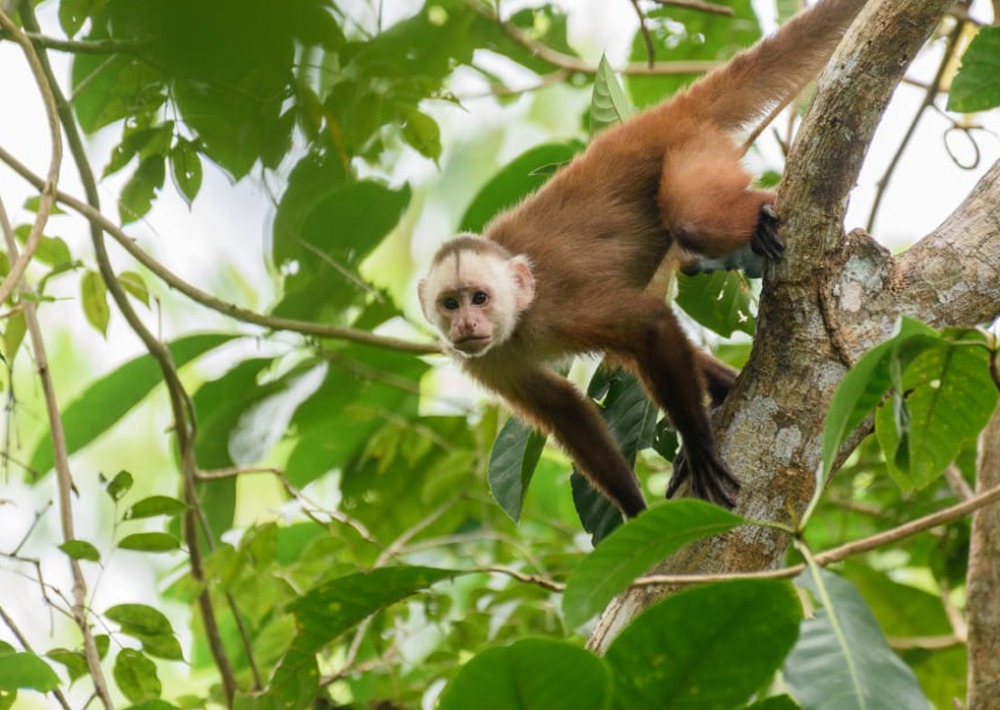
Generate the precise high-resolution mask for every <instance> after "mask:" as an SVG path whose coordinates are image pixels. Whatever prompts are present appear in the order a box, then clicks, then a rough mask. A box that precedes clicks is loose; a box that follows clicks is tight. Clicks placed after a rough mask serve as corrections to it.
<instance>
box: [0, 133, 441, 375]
mask: <svg viewBox="0 0 1000 710" xmlns="http://www.w3.org/2000/svg"><path fill="white" fill-rule="evenodd" d="M0 161H3V162H4V163H6V164H7V165H8V166H10V168H11V169H12V170H13V171H14V172H16V173H17V174H18V175H20V176H21V177H22V178H24V179H25V180H27V181H28V182H29V183H30V184H32V185H35V186H38V185H39V184H43V183H44V181H42V180H41V178H39V177H38V175H36V174H34V173H33V172H32V171H31V170H30V169H29V168H28V167H27V166H26V165H24V163H22V162H21V161H19V160H17V158H15V157H14V156H13V155H12V154H11V153H10V152H8V151H7V150H6V149H4V148H3V147H0ZM56 198H57V199H58V201H59V203H60V204H63V205H65V206H66V207H69V208H70V209H71V210H73V211H74V212H77V213H78V214H80V215H82V216H83V217H85V218H86V219H87V220H88V221H89V222H90V223H91V224H92V225H95V226H96V227H98V228H100V229H102V230H104V232H106V233H107V234H108V235H109V236H110V237H111V238H112V239H114V240H115V241H116V242H118V244H119V245H121V247H122V248H123V249H125V251H127V252H128V253H129V255H131V256H132V258H134V259H135V260H136V261H138V262H139V263H140V264H142V265H143V266H145V267H146V268H147V269H149V270H150V271H151V272H152V273H153V275H154V276H156V277H157V278H159V279H160V280H162V281H163V282H164V283H166V284H167V285H168V286H170V287H171V288H174V289H176V290H178V291H180V292H181V293H182V294H184V295H185V296H187V297H188V298H190V299H191V300H192V301H194V302H195V303H199V304H201V305H203V306H205V307H206V308H210V309H211V310H213V311H217V312H219V313H221V314H223V315H225V316H228V317H230V318H234V319H236V320H239V321H243V322H244V323H250V324H252V325H258V326H261V327H263V328H268V329H270V330H284V331H288V332H291V333H300V334H302V335H310V336H314V337H318V338H333V339H337V340H347V341H349V342H354V343H359V344H362V345H371V346H374V347H380V348H387V349H389V350H398V351H399V352H408V353H413V354H414V355H430V354H433V353H440V352H441V348H440V347H439V346H438V345H435V344H430V343H415V342H413V341H409V340H403V339H402V338H393V337H389V336H384V335H376V334H375V333H370V332H368V331H365V330H358V329H357V328H347V327H343V326H336V325H325V324H323V323H310V322H308V321H300V320H294V319H291V318H277V317H274V316H267V315H264V314H262V313H257V312H256V311H252V310H250V309H249V308H242V307H241V306H237V305H236V304H234V303H228V302H226V301H223V300H222V299H220V298H216V297H215V296H213V295H211V294H209V293H207V292H205V291H202V290H201V289H199V288H197V287H196V286H193V285H192V284H189V283H187V282H186V281H184V280H183V279H182V278H180V277H179V276H177V274H175V273H173V272H172V271H170V270H169V269H168V268H167V267H166V266H164V265H163V264H161V263H160V262H158V261H157V260H156V259H154V258H153V257H151V256H150V255H149V254H147V253H146V252H145V251H143V250H142V249H141V248H140V247H139V246H137V244H136V242H135V240H134V239H132V238H131V237H129V236H128V235H127V234H125V232H123V231H122V230H121V229H120V228H119V227H118V226H117V225H116V224H115V223H114V222H112V221H111V220H109V219H108V218H107V217H105V216H104V215H103V214H102V213H101V212H100V211H99V210H97V209H94V208H93V207H91V206H90V205H88V204H86V203H85V202H82V201H81V200H79V199H77V198H75V197H73V196H72V195H69V194H67V193H65V192H62V191H56Z"/></svg>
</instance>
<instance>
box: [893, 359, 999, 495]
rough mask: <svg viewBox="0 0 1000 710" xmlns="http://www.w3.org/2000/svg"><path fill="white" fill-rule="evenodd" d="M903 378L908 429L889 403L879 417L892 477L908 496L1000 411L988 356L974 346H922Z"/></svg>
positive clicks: (939, 472) (929, 479)
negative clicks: (897, 417)
mask: <svg viewBox="0 0 1000 710" xmlns="http://www.w3.org/2000/svg"><path fill="white" fill-rule="evenodd" d="M910 358H911V361H910V363H909V364H908V365H907V367H906V369H905V371H904V372H903V373H902V381H903V391H904V392H905V393H906V394H905V395H904V396H903V397H902V400H903V402H905V406H906V408H907V411H908V417H907V419H906V426H905V429H903V430H901V427H900V422H898V421H897V419H896V417H895V416H894V411H893V407H892V406H891V404H890V403H885V404H883V406H882V407H880V408H879V409H878V410H877V412H876V416H875V432H876V434H877V435H878V440H879V445H880V446H881V448H882V452H883V454H884V456H885V460H886V463H887V464H888V467H889V473H890V474H892V477H893V479H894V480H895V481H896V483H897V484H898V485H899V486H900V488H902V489H903V490H904V491H911V490H913V489H915V488H923V487H924V486H926V485H927V484H928V483H930V482H931V481H932V480H934V479H935V478H936V477H937V476H938V475H940V474H941V473H942V472H943V471H944V469H945V467H946V466H947V465H948V464H949V463H951V462H952V461H954V460H955V458H956V457H957V456H958V455H959V453H960V451H961V449H962V445H963V443H964V442H967V441H969V440H970V439H973V438H974V437H975V436H976V435H978V434H979V432H980V431H982V429H983V427H984V426H986V422H987V421H989V418H990V415H991V414H992V413H993V411H994V410H995V409H996V404H997V389H996V386H995V385H994V384H993V380H992V378H991V377H990V371H989V353H988V352H987V351H986V349H985V348H980V347H975V346H971V344H968V343H967V344H958V345H952V344H947V343H934V342H930V343H924V346H923V347H922V348H921V349H920V352H919V354H918V353H916V352H911V353H910Z"/></svg>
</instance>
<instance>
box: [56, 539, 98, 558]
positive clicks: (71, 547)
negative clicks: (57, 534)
mask: <svg viewBox="0 0 1000 710" xmlns="http://www.w3.org/2000/svg"><path fill="white" fill-rule="evenodd" d="M59 549H60V550H62V551H63V552H65V553H66V554H67V555H69V556H70V557H71V558H72V559H74V560H90V561H91V562H100V561H101V553H100V552H98V551H97V548H96V547H94V546H93V545H91V544H90V543H89V542H87V541H86V540H67V541H66V542H64V543H63V544H61V545H60V546H59Z"/></svg>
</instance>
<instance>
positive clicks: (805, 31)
mask: <svg viewBox="0 0 1000 710" xmlns="http://www.w3.org/2000/svg"><path fill="white" fill-rule="evenodd" d="M865 1H866V0H820V2H818V3H816V4H815V5H813V6H812V7H810V8H809V9H807V10H805V11H803V12H800V13H799V14H798V15H796V16H795V17H793V18H792V19H791V20H789V21H788V22H786V23H785V24H784V25H782V26H781V28H780V29H779V30H778V31H777V32H776V33H775V34H773V35H772V36H770V37H767V38H765V39H762V40H761V41H760V42H758V43H757V44H755V45H754V46H753V47H750V48H749V49H746V50H744V51H742V52H740V53H739V54H736V55H735V56H733V57H732V58H731V59H730V60H729V61H728V62H726V63H725V64H724V65H723V66H721V67H719V68H718V69H716V70H714V71H712V72H710V73H709V74H707V75H706V76H704V77H703V78H702V79H700V80H699V81H697V82H695V83H694V84H692V85H691V87H690V88H689V89H688V91H687V96H686V97H685V98H686V100H687V101H688V102H690V104H689V105H691V106H692V107H693V108H694V109H695V111H696V112H697V113H701V114H702V115H704V116H705V117H706V118H708V119H709V120H711V121H713V122H714V123H716V124H718V125H720V126H722V127H723V128H726V129H728V130H738V129H740V128H744V127H746V126H747V125H748V124H750V123H751V122H753V121H754V120H755V119H760V118H761V117H763V116H764V115H765V114H766V113H767V112H768V111H769V110H770V109H772V108H774V107H775V106H776V105H778V104H779V103H782V102H783V101H786V100H791V99H792V98H794V97H795V96H796V95H797V94H798V93H799V92H800V91H802V89H803V88H805V86H806V84H808V83H809V82H810V81H811V80H812V79H813V78H814V77H815V76H816V75H817V74H819V72H820V71H821V70H822V69H823V67H824V66H825V65H826V63H827V60H829V58H830V55H831V54H833V50H835V49H836V48H837V44H838V43H839V42H840V40H841V38H842V37H843V35H844V32H845V30H846V29H847V27H848V26H849V25H850V24H851V22H852V21H853V19H854V17H855V16H856V15H857V14H858V12H860V11H861V8H862V7H864V4H865Z"/></svg>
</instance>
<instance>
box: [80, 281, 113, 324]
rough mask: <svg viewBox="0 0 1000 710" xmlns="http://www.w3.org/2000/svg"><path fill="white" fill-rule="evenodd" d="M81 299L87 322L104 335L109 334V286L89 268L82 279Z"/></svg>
mask: <svg viewBox="0 0 1000 710" xmlns="http://www.w3.org/2000/svg"><path fill="white" fill-rule="evenodd" d="M80 301H81V302H82V303H83V313H84V315H85V316H87V322H88V323H90V324H91V325H92V326H93V327H94V329H95V330H96V331H97V332H99V333H100V334H101V335H103V336H104V337H107V336H108V321H110V320H111V307H110V306H109V305H108V287H107V286H106V285H105V284H104V279H102V278H101V275H100V274H99V273H97V272H96V271H90V270H87V271H86V272H85V273H84V274H83V278H82V279H81V280H80Z"/></svg>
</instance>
